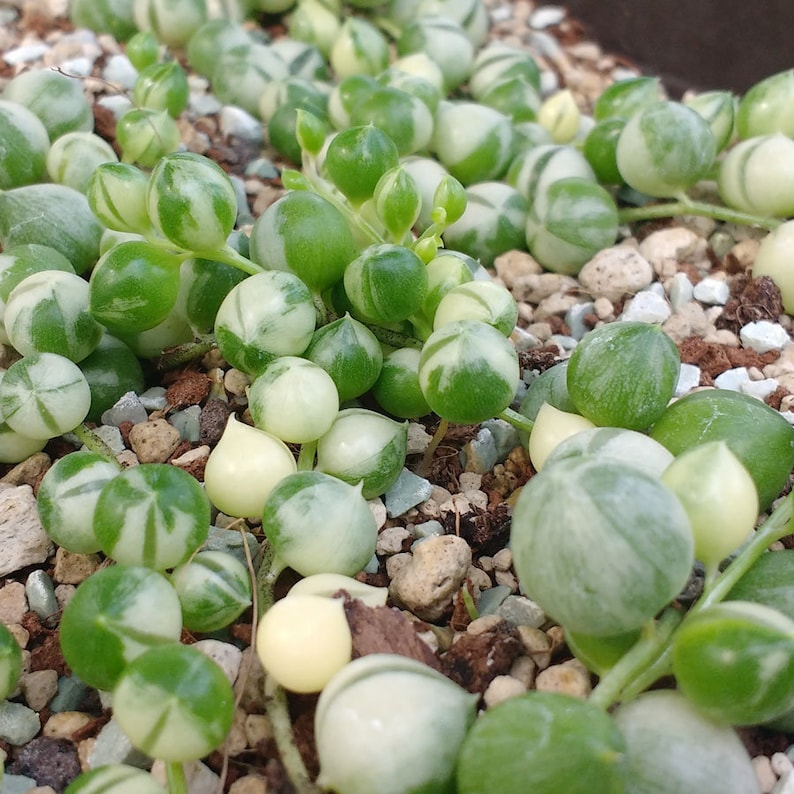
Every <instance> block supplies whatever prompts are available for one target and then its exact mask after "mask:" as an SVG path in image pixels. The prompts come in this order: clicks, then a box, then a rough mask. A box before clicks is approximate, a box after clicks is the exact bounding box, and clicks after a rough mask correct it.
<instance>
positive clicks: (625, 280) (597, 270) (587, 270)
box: [579, 245, 653, 301]
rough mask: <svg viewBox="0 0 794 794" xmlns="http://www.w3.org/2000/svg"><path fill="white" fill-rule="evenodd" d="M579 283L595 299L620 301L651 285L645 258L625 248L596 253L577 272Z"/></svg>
mask: <svg viewBox="0 0 794 794" xmlns="http://www.w3.org/2000/svg"><path fill="white" fill-rule="evenodd" d="M579 282H580V284H581V286H582V287H584V289H586V290H587V292H589V293H590V295H592V296H593V297H594V298H606V299H607V300H609V301H617V300H620V299H621V298H622V297H623V296H624V295H633V294H635V293H637V292H639V291H640V290H644V289H647V287H649V286H650V285H651V283H652V282H653V267H652V266H651V263H650V262H649V261H648V259H647V258H646V257H644V256H642V255H641V253H640V252H638V251H637V250H636V249H634V248H632V247H630V246H628V245H616V246H612V247H611V248H605V249H603V250H602V251H599V252H598V253H597V254H596V255H595V256H594V257H593V258H592V259H591V260H590V261H589V262H586V263H585V265H584V267H582V269H581V270H580V271H579Z"/></svg>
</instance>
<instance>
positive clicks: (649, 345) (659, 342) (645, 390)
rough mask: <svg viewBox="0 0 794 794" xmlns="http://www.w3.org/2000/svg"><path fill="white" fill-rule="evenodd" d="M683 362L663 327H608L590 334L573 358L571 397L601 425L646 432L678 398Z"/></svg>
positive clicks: (626, 324)
mask: <svg viewBox="0 0 794 794" xmlns="http://www.w3.org/2000/svg"><path fill="white" fill-rule="evenodd" d="M680 361H681V359H680V356H679V354H678V349H677V348H676V346H675V344H674V342H673V341H672V340H671V339H670V337H669V336H667V334H665V333H664V331H662V329H661V328H660V327H658V326H655V325H651V324H649V323H641V322H633V321H626V322H620V323H610V324H608V325H602V326H601V327H600V328H596V329H594V330H592V331H590V332H588V333H587V334H585V336H584V337H583V338H582V339H581V341H580V342H579V344H578V345H577V346H576V347H575V348H574V351H573V353H572V354H571V360H570V363H569V365H568V371H567V375H566V381H567V384H568V394H569V395H570V397H571V400H572V401H573V403H574V405H575V406H576V408H577V410H578V411H579V413H581V414H582V415H583V416H586V417H587V418H588V419H590V420H591V421H592V422H593V423H594V424H596V425H601V426H609V427H625V428H628V429H629V430H645V429H646V428H647V427H649V426H650V425H651V424H653V423H654V422H655V421H656V420H657V419H658V418H659V417H660V416H661V415H662V413H663V412H664V410H665V408H666V407H667V403H668V402H669V401H670V398H671V397H672V396H673V392H674V391H675V386H676V383H677V382H678V370H679V368H680Z"/></svg>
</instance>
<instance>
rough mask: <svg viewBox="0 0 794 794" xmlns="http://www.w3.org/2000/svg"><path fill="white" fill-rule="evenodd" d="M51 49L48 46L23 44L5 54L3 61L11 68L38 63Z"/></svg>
mask: <svg viewBox="0 0 794 794" xmlns="http://www.w3.org/2000/svg"><path fill="white" fill-rule="evenodd" d="M49 49H50V48H49V47H48V46H47V45H46V44H23V45H22V46H21V47H14V48H13V49H11V50H7V51H6V52H4V53H3V60H4V61H5V62H6V63H7V64H10V65H11V66H16V65H17V64H20V63H31V62H32V61H38V60H39V58H41V57H42V56H43V55H45V54H46V53H47V51H48V50H49Z"/></svg>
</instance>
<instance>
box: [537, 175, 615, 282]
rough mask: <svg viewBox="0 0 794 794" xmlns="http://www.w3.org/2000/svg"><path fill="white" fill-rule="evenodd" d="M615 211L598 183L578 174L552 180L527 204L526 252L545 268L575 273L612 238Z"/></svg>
mask: <svg viewBox="0 0 794 794" xmlns="http://www.w3.org/2000/svg"><path fill="white" fill-rule="evenodd" d="M617 232H618V213H617V208H616V206H615V202H614V199H613V198H612V196H611V195H610V194H609V193H608V192H607V191H606V190H605V189H604V188H603V187H601V185H597V184H596V183H595V182H591V181H589V180H587V179H582V178H581V177H568V178H566V179H560V180H558V181H556V182H554V183H553V184H551V185H550V186H549V188H548V190H547V191H546V193H544V194H541V195H539V196H538V197H537V198H536V200H535V202H534V204H532V205H531V206H530V211H529V215H528V216H527V226H526V240H527V247H528V248H529V252H530V253H531V254H532V255H533V256H534V257H535V259H537V260H538V262H539V263H540V264H541V265H543V267H545V268H546V269H547V270H551V271H554V272H555V273H567V274H569V275H575V274H576V273H578V272H579V270H581V268H582V266H583V265H584V264H585V262H587V261H589V260H590V259H592V257H593V256H595V254H596V253H598V251H600V250H601V249H602V248H606V247H608V246H610V245H612V244H613V243H614V242H615V238H616V236H617Z"/></svg>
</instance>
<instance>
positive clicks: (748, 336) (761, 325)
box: [739, 320, 789, 353]
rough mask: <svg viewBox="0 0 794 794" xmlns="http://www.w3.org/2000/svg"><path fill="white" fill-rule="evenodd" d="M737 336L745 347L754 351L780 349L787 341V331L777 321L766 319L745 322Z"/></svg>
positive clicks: (761, 351)
mask: <svg viewBox="0 0 794 794" xmlns="http://www.w3.org/2000/svg"><path fill="white" fill-rule="evenodd" d="M739 338H740V339H741V340H742V344H743V345H744V346H745V347H749V348H752V349H753V350H755V351H756V353H766V352H768V351H769V350H782V349H783V348H784V347H785V346H786V344H787V343H788V342H789V335H788V331H786V329H785V328H783V326H782V325H780V324H779V323H771V322H769V321H768V320H758V322H754V323H747V325H745V326H743V327H742V328H741V330H740V331H739Z"/></svg>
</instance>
